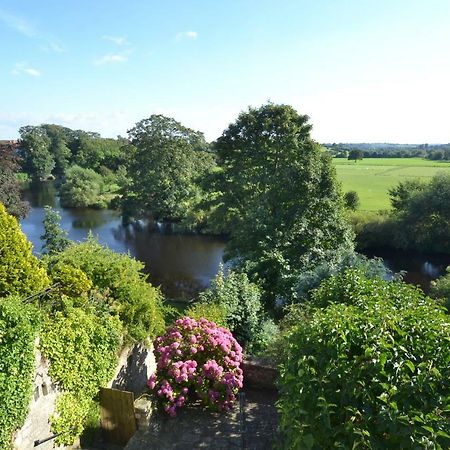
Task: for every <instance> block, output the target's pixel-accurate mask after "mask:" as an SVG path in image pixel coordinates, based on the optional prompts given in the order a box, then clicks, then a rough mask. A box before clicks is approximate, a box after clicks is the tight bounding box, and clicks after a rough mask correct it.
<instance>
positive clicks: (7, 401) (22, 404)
mask: <svg viewBox="0 0 450 450" xmlns="http://www.w3.org/2000/svg"><path fill="white" fill-rule="evenodd" d="M38 327H39V313H38V311H37V310H36V309H35V308H34V307H33V306H31V305H24V304H23V303H22V301H21V300H20V299H19V298H15V297H10V298H6V299H1V300H0V405H1V407H0V448H1V449H9V448H10V447H11V435H12V433H13V432H14V431H15V430H16V429H18V428H19V427H20V426H21V425H22V424H23V421H24V420H25V417H26V415H27V411H28V405H29V403H30V400H31V396H32V393H33V384H32V379H33V373H34V341H35V338H36V335H37V330H38Z"/></svg>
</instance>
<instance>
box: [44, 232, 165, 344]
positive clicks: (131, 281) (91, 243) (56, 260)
mask: <svg viewBox="0 0 450 450" xmlns="http://www.w3.org/2000/svg"><path fill="white" fill-rule="evenodd" d="M47 261H48V265H49V267H52V266H59V267H61V266H70V267H72V268H75V269H79V270H81V271H82V272H84V273H85V274H86V275H87V277H88V278H89V279H90V280H91V281H92V283H93V285H94V287H95V288H97V289H98V290H99V291H100V292H101V293H102V294H103V295H104V297H105V298H106V301H108V302H109V306H110V308H111V310H112V311H113V312H114V313H115V314H118V316H119V318H120V320H121V321H122V323H123V324H124V326H125V331H126V334H127V338H128V339H129V340H131V341H143V340H145V339H146V338H148V337H150V338H152V339H153V338H155V337H156V336H157V335H158V334H159V333H161V332H162V331H163V330H164V311H163V310H164V308H163V304H162V296H161V293H160V292H159V290H158V289H156V288H154V287H153V286H152V285H151V284H150V283H148V282H147V281H146V276H145V275H144V274H143V272H142V269H143V268H144V264H142V263H141V262H139V261H136V260H135V259H133V258H131V257H130V256H129V255H123V254H119V253H115V252H113V251H112V250H110V249H109V248H107V247H104V246H102V245H100V244H99V243H98V242H96V241H95V240H94V239H92V238H91V239H88V240H87V241H86V242H83V243H81V244H72V245H70V246H69V247H67V248H66V249H65V250H64V251H63V252H61V253H58V254H55V255H53V256H50V257H49V258H48V260H47ZM67 275H68V274H67Z"/></svg>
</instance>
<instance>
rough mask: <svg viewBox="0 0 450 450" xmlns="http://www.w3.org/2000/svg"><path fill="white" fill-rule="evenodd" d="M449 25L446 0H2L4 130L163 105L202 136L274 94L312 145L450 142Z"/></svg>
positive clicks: (130, 120) (111, 121)
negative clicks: (304, 121)
mask: <svg viewBox="0 0 450 450" xmlns="http://www.w3.org/2000/svg"><path fill="white" fill-rule="evenodd" d="M449 24H450V1H449V0H420V1H419V0H407V1H406V0H389V1H388V0H347V1H345V0H316V1H312V0H308V1H303V0H296V1H295V0H278V1H272V0H241V1H235V0H198V1H191V0H183V1H182V0H166V1H161V0H160V1H150V0H146V1H144V0H140V1H138V0H127V1H124V0H107V1H106V0H89V1H87V0H72V1H69V0H41V1H37V0H0V42H1V45H0V101H1V104H2V108H1V110H0V139H6V138H13V137H16V136H17V130H18V128H19V127H20V126H22V125H25V124H39V123H42V122H50V123H59V124H62V125H66V126H69V127H72V128H82V129H88V130H92V131H98V132H100V133H102V135H105V136H116V135H118V134H122V135H125V133H126V130H127V129H129V128H131V127H132V126H133V124H134V123H135V122H137V121H138V120H140V119H143V118H145V117H148V116H150V115H151V114H154V113H161V114H166V115H169V116H172V117H174V118H176V119H177V120H179V121H181V122H182V123H183V124H185V125H187V126H190V127H192V128H195V129H198V130H200V131H203V132H204V133H205V135H206V137H207V138H208V139H209V140H212V139H215V138H216V137H218V136H219V135H220V134H221V132H222V131H223V129H224V128H226V126H227V125H228V124H229V123H230V122H232V121H233V120H234V119H235V118H236V116H237V114H238V113H239V112H240V111H242V110H245V109H246V108H247V107H248V106H249V105H252V106H258V105H261V104H262V103H265V102H266V101H268V100H270V101H273V102H277V103H278V102H283V103H288V104H291V105H293V106H294V107H295V108H296V109H297V110H298V111H299V112H301V113H302V114H308V115H309V116H310V117H311V122H312V123H313V126H314V128H313V137H314V138H315V139H317V140H319V141H321V142H362V141H364V142H409V143H425V142H428V143H439V142H440V143H443V142H450V125H449V123H450V121H449V112H448V111H449V108H450V25H449Z"/></svg>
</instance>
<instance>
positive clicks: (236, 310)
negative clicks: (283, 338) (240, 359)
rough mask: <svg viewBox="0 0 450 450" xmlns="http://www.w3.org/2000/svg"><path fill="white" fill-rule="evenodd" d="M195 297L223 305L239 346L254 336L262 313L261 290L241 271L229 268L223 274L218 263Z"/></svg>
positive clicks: (247, 343) (248, 341) (227, 322)
mask: <svg viewBox="0 0 450 450" xmlns="http://www.w3.org/2000/svg"><path fill="white" fill-rule="evenodd" d="M199 300H200V302H201V303H206V304H210V305H217V306H218V307H221V308H223V310H224V311H225V320H226V325H227V328H229V329H230V331H231V332H232V333H233V336H235V337H236V339H237V340H238V342H239V343H240V344H241V345H242V346H244V347H246V346H247V345H249V344H250V345H251V344H252V342H253V341H254V340H255V339H256V336H257V334H258V331H259V326H260V322H261V316H262V313H263V308H262V303H261V291H260V289H259V288H258V286H257V285H255V284H254V283H251V282H250V281H249V280H248V277H247V275H246V274H245V273H239V272H234V271H231V272H229V273H228V275H227V276H225V275H224V273H223V268H222V267H221V268H220V270H219V273H218V274H217V275H216V278H215V279H214V280H213V281H212V283H211V287H210V288H209V289H207V290H206V291H204V292H202V293H201V294H200V296H199Z"/></svg>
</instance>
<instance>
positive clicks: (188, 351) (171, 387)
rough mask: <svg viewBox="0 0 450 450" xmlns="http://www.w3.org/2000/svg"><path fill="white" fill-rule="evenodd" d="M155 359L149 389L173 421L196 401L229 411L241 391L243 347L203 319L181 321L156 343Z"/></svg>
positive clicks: (229, 334) (213, 324) (219, 328)
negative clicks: (180, 410) (155, 366)
mask: <svg viewBox="0 0 450 450" xmlns="http://www.w3.org/2000/svg"><path fill="white" fill-rule="evenodd" d="M155 356H156V360H157V370H156V373H154V374H152V376H151V377H150V378H149V380H148V382H147V385H148V387H149V388H150V390H151V391H153V392H154V393H155V394H156V396H157V398H158V401H159V403H160V404H161V405H162V408H163V409H164V411H165V412H167V413H168V414H170V415H171V416H172V417H173V416H175V415H176V410H177V408H181V407H182V406H183V405H185V404H186V403H188V402H189V401H195V400H200V401H201V403H202V404H203V405H205V406H207V407H210V408H212V409H217V410H227V409H229V408H231V406H232V403H233V401H234V400H235V398H236V394H237V392H238V390H239V388H241V387H242V382H243V375H242V369H241V368H240V364H241V362H242V348H241V346H240V345H239V344H238V342H237V341H236V339H234V337H233V335H232V334H231V333H230V331H229V330H227V329H226V328H222V327H219V326H217V325H216V324H215V323H214V322H210V321H208V320H206V319H204V318H202V319H199V320H195V319H192V318H190V317H184V318H182V319H178V320H177V321H176V322H175V325H173V326H172V327H169V328H168V329H167V331H166V334H165V335H164V336H160V337H158V338H157V339H156V341H155Z"/></svg>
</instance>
